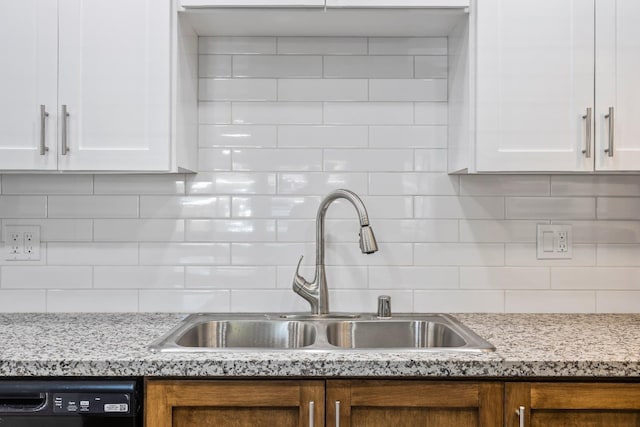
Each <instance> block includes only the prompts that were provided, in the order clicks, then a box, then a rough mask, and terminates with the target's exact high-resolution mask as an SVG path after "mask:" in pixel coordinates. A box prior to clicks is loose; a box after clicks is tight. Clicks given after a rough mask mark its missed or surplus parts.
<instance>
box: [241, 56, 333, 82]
mask: <svg viewBox="0 0 640 427" xmlns="http://www.w3.org/2000/svg"><path fill="white" fill-rule="evenodd" d="M232 64H233V67H232V70H233V71H232V75H233V77H272V78H285V77H289V78H304V77H306V78H320V77H322V56H311V55H289V56H286V55H283V56H277V55H234V56H233V59H232Z"/></svg>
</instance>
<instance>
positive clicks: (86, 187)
mask: <svg viewBox="0 0 640 427" xmlns="http://www.w3.org/2000/svg"><path fill="white" fill-rule="evenodd" d="M91 193H93V176H91V175H39V174H37V175H26V174H25V175H23V174H20V175H5V177H4V180H3V182H2V194H21V195H26V194H91Z"/></svg>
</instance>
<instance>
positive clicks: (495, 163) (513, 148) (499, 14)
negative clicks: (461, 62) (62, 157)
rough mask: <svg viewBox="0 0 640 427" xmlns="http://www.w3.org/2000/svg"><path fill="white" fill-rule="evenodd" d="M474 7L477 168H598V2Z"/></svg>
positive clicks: (523, 0)
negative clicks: (592, 117)
mask: <svg viewBox="0 0 640 427" xmlns="http://www.w3.org/2000/svg"><path fill="white" fill-rule="evenodd" d="M629 1H633V0H629ZM476 3H477V5H476V6H475V7H476V12H477V22H476V24H477V29H476V34H477V41H476V44H477V46H476V72H477V75H476V78H475V84H476V120H475V121H476V163H477V170H478V171H479V172H483V171H484V172H499V171H503V172H509V171H513V172H526V171H567V172H568V171H591V170H593V166H594V162H593V152H592V153H591V156H590V157H589V158H587V156H586V154H587V153H584V154H583V153H582V150H585V149H586V144H587V140H588V136H589V133H590V132H587V127H588V125H589V123H588V120H586V119H584V118H583V116H586V115H587V114H586V113H587V108H593V107H594V80H595V77H594V74H595V73H594V57H595V53H594V43H593V40H594V25H595V24H594V21H595V17H594V16H595V15H594V0H581V1H574V0H537V1H531V0H482V1H478V2H476ZM592 126H593V122H592V123H591V127H590V128H591V129H593V128H592ZM592 151H593V150H592Z"/></svg>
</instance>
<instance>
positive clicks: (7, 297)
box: [0, 289, 50, 313]
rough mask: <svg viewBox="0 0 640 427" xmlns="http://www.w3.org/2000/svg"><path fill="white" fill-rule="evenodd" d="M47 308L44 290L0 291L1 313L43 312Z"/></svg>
mask: <svg viewBox="0 0 640 427" xmlns="http://www.w3.org/2000/svg"><path fill="white" fill-rule="evenodd" d="M45 311H50V310H47V294H46V291H45V290H36V289H32V290H26V291H21V290H8V291H0V312H2V313H43V312H45Z"/></svg>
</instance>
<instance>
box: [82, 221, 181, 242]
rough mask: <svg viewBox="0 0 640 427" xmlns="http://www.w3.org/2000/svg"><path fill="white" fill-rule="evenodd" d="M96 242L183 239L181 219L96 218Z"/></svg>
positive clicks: (94, 236)
mask: <svg viewBox="0 0 640 427" xmlns="http://www.w3.org/2000/svg"><path fill="white" fill-rule="evenodd" d="M93 240H94V241H96V242H175V241H184V220H181V219H96V220H94V222H93Z"/></svg>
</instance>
